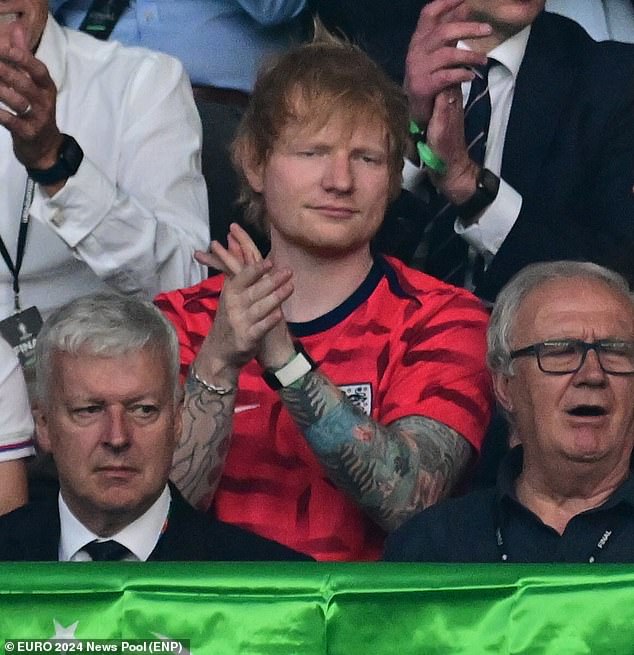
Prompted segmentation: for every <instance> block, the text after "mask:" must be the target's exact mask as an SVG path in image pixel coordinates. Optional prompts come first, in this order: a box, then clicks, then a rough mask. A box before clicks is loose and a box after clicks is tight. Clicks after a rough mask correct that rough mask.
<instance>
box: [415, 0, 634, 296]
mask: <svg viewBox="0 0 634 655" xmlns="http://www.w3.org/2000/svg"><path fill="white" fill-rule="evenodd" d="M544 4H545V0H529V1H526V0H522V1H520V0H434V1H433V2H429V3H428V4H427V5H426V6H425V7H424V9H423V11H422V12H421V15H420V19H419V22H418V25H417V28H416V31H415V33H414V36H413V37H412V40H411V43H410V47H409V52H408V55H407V62H406V78H405V86H406V90H407V93H408V96H409V99H410V104H411V114H412V117H413V118H414V120H415V121H416V122H417V123H418V125H419V127H420V128H421V130H422V131H423V132H424V136H423V138H424V139H425V140H426V143H427V145H428V146H429V147H430V148H431V149H432V151H433V152H434V153H435V154H436V155H438V156H439V157H441V158H442V159H443V160H444V162H445V163H446V165H447V171H446V173H444V174H442V175H440V174H438V173H435V172H433V171H432V170H430V169H427V170H426V171H424V170H423V171H421V175H422V177H423V179H422V180H420V179H419V182H420V186H418V187H417V188H418V191H422V194H421V195H422V197H423V198H424V200H423V207H422V208H419V210H420V213H421V215H422V218H423V220H422V222H421V225H423V224H426V225H427V226H428V227H427V228H426V229H428V230H430V231H429V232H428V233H427V235H426V236H430V235H431V234H432V233H433V229H432V227H431V223H432V222H433V221H434V217H435V216H438V214H437V213H436V212H437V211H438V207H439V202H438V197H437V194H440V195H441V196H442V197H441V202H440V205H441V206H442V203H443V202H444V203H446V202H448V203H449V204H450V206H451V207H452V210H453V213H452V212H449V216H450V221H451V228H453V229H452V233H455V234H456V239H455V242H456V243H458V244H460V246H461V247H460V248H458V250H457V253H458V254H457V255H456V256H458V257H461V258H462V260H463V262H466V259H467V258H468V257H469V255H468V252H467V244H469V246H470V248H471V254H472V256H473V255H474V254H478V255H481V256H482V258H483V264H484V271H483V272H482V273H481V274H480V275H477V276H476V277H475V279H474V286H475V290H476V293H477V294H478V295H480V296H481V297H483V298H485V299H488V300H491V301H492V300H494V299H495V296H496V294H497V293H498V291H499V290H500V288H501V287H502V286H503V285H504V284H505V283H506V282H507V281H508V280H509V279H510V278H511V277H512V275H513V274H514V273H516V272H517V271H518V270H520V269H521V268H522V267H523V266H525V265H526V264H529V263H531V262H535V261H546V260H556V259H578V260H587V261H593V262H596V263H599V264H602V265H606V266H609V267H610V268H613V269H615V270H617V271H618V272H620V273H622V274H623V275H625V276H626V277H627V278H629V280H630V282H631V281H632V280H633V279H634V257H632V249H633V247H634V189H633V187H634V46H632V45H630V44H623V43H617V42H601V43H597V42H595V41H593V40H592V39H591V38H590V37H589V36H588V35H587V34H586V32H585V31H584V30H583V29H582V28H581V27H579V25H577V24H576V23H575V22H573V21H571V20H569V19H566V18H564V17H561V16H558V15H555V14H550V13H548V12H545V11H544ZM492 60H493V61H492ZM487 61H488V63H490V64H491V67H490V68H489V71H488V83H489V92H490V93H489V97H490V104H491V111H490V123H489V129H488V139H485V141H486V152H485V155H484V161H483V162H482V163H478V162H476V161H475V160H474V158H473V155H472V154H471V151H470V150H469V149H468V144H466V143H465V136H464V129H463V124H464V123H465V114H464V111H463V110H462V107H463V104H465V102H466V99H467V97H468V94H469V90H470V86H471V85H472V84H473V83H472V80H473V79H474V77H476V73H475V72H474V67H477V66H484V65H485V64H486V63H487ZM487 171H488V172H487ZM419 177H420V176H419ZM419 218H420V216H419ZM426 246H427V252H425V248H420V249H419V253H418V254H419V255H420V260H419V261H417V266H420V267H421V268H423V270H425V271H426V272H428V273H431V274H433V275H437V276H439V277H443V278H445V279H448V278H447V276H446V275H444V274H441V273H440V269H441V268H442V267H443V266H446V263H447V262H448V261H449V258H450V255H449V254H447V252H441V254H440V256H439V257H438V256H435V255H434V252H433V251H434V248H435V246H434V244H432V243H431V242H427V244H426ZM409 254H410V255H411V252H410V253H409ZM453 256H454V255H451V257H453ZM472 259H473V257H472ZM451 281H453V282H454V283H457V284H461V285H462V284H466V280H465V278H464V277H463V278H462V279H452V280H451Z"/></svg>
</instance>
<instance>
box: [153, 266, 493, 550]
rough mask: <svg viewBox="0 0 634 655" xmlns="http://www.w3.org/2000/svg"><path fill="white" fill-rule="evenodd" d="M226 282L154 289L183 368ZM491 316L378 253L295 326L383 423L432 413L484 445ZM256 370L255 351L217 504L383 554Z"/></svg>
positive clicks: (304, 542) (299, 544) (270, 530)
mask: <svg viewBox="0 0 634 655" xmlns="http://www.w3.org/2000/svg"><path fill="white" fill-rule="evenodd" d="M222 283H223V277H222V276H221V275H218V276H214V277H211V278H209V279H207V280H205V281H203V282H202V283H201V284H199V285H197V286H194V287H191V288H189V289H182V290H179V291H173V292H170V293H166V294H161V295H160V296H158V297H157V299H156V303H157V305H158V306H159V307H160V309H161V310H162V311H163V312H165V314H166V315H167V316H168V317H169V318H170V320H171V321H172V322H173V323H174V325H175V326H176V329H177V331H178V336H179V341H180V345H181V373H182V375H183V376H185V375H186V373H187V369H188V367H189V365H190V364H191V363H192V361H193V360H194V358H195V356H196V354H197V352H198V350H199V348H200V345H201V343H202V341H203V339H204V338H205V336H206V335H207V333H208V332H209V329H210V327H211V325H212V322H213V319H214V315H215V312H216V308H217V305H218V298H219V295H220V290H221V289H222ZM487 321H488V314H487V312H486V311H485V309H484V308H483V306H482V304H481V303H480V301H479V300H478V299H477V298H475V297H474V296H473V295H472V294H470V293H469V292H467V291H465V290H464V289H459V288H456V287H453V286H450V285H447V284H445V283H443V282H440V281H438V280H436V279H435V278H432V277H430V276H428V275H425V274H424V273H421V272H419V271H415V270H413V269H411V268H408V267H407V266H405V265H404V264H402V263H401V262H399V261H398V260H395V259H392V258H377V260H376V261H375V264H374V266H373V268H372V270H371V271H370V273H369V274H368V277H367V278H366V280H365V281H364V282H363V283H362V284H361V286H360V287H359V288H358V289H357V290H356V291H355V292H354V293H353V294H352V295H351V296H350V297H349V298H348V299H347V300H346V301H344V302H343V303H342V304H341V305H339V306H338V307H336V308H335V309H333V310H332V311H330V312H328V313H327V314H325V315H324V316H321V317H319V318H317V319H315V320H312V321H308V322H306V323H289V328H290V331H291V334H292V335H293V336H294V337H295V338H296V339H299V340H300V341H301V343H302V345H303V346H304V348H305V349H306V351H307V352H308V353H309V355H310V356H311V357H312V359H313V360H314V361H315V362H316V363H317V365H318V367H319V370H320V371H321V372H322V373H323V374H324V375H325V376H327V377H328V379H330V380H331V381H332V382H333V383H334V384H335V385H337V386H338V387H339V388H340V389H342V390H343V391H344V392H345V393H346V395H347V396H348V397H349V398H350V399H351V400H352V402H353V403H355V404H356V405H358V406H359V407H360V408H361V409H362V410H363V411H365V412H366V413H367V414H369V415H370V416H372V418H373V419H375V420H376V421H378V422H380V423H382V424H384V425H387V424H389V423H392V422H393V421H395V420H397V419H399V418H402V417H404V416H411V415H420V416H426V417H429V418H431V419H434V420H436V421H440V422H442V423H444V424H446V425H448V426H449V427H451V428H453V429H454V430H455V431H456V432H458V433H460V434H461V435H462V436H463V437H464V438H465V439H467V440H468V441H469V443H471V444H472V446H473V447H474V448H475V450H476V451H478V450H479V448H480V445H481V443H482V440H483V438H484V434H485V430H486V427H487V425H488V422H489V419H490V413H491V408H492V394H491V385H490V379H489V374H488V372H487V370H486V366H485V355H486V341H485V332H486V326H487ZM261 374H262V370H261V368H260V367H259V365H258V364H257V362H255V361H252V362H250V363H249V364H248V365H247V366H245V368H244V369H243V370H242V373H241V375H240V378H239V385H238V389H239V390H238V394H237V398H236V406H235V415H234V430H233V435H232V441H231V446H230V449H229V453H228V455H227V461H226V465H225V468H224V471H223V475H222V479H221V481H220V485H219V487H218V490H217V492H216V494H215V496H214V500H213V510H214V511H215V514H216V515H217V516H218V518H219V519H221V520H223V521H227V522H229V523H234V524H236V525H239V526H241V527H244V528H246V529H248V530H251V531H253V532H256V533H257V534H260V535H263V536H265V537H268V538H269V539H274V540H276V541H278V542H280V543H283V544H286V545H287V546H290V547H291V548H294V549H296V550H299V551H302V552H304V553H307V554H309V555H312V556H313V557H315V558H316V559H318V560H331V561H332V560H341V561H345V560H374V559H378V558H379V557H380V555H381V551H382V547H383V541H384V538H385V534H384V532H383V531H382V530H381V529H380V528H379V527H378V526H377V525H376V524H375V523H374V522H373V521H372V520H371V519H370V518H369V517H368V516H367V515H366V514H364V512H363V511H362V510H361V509H359V507H358V506H357V505H356V504H355V503H354V501H353V500H352V499H350V498H348V497H347V496H346V495H345V494H344V493H343V492H342V491H340V490H339V489H338V488H337V487H336V486H335V485H334V484H333V483H332V482H331V481H330V480H329V479H328V477H327V476H326V474H325V472H324V470H323V469H322V467H321V465H320V463H319V461H318V460H317V458H316V456H315V455H314V453H313V452H312V450H311V449H310V447H309V446H308V444H307V442H306V440H305V439H304V437H303V436H302V434H301V432H300V431H299V430H298V428H297V427H296V424H295V422H294V421H293V420H292V418H291V417H290V415H289V414H288V412H287V411H286V409H285V408H284V407H283V405H282V402H281V400H280V397H279V395H278V394H277V393H276V392H275V391H272V390H271V389H270V388H269V387H268V386H267V385H266V383H265V382H264V381H263V379H262V376H261ZM208 509H209V508H208Z"/></svg>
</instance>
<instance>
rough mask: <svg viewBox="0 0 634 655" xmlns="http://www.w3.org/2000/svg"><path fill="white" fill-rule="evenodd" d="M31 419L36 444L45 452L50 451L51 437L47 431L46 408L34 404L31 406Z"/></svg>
mask: <svg viewBox="0 0 634 655" xmlns="http://www.w3.org/2000/svg"><path fill="white" fill-rule="evenodd" d="M33 420H34V421H35V440H36V442H37V445H38V446H39V447H40V448H41V449H42V450H43V451H44V452H47V453H50V452H51V450H52V448H51V439H50V435H49V431H48V416H47V414H46V410H45V409H43V408H42V407H41V406H38V405H36V406H35V407H34V408H33Z"/></svg>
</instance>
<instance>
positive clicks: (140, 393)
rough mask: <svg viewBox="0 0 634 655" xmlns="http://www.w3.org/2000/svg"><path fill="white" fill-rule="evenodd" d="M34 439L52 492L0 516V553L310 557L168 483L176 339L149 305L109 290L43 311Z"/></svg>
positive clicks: (174, 435)
mask: <svg viewBox="0 0 634 655" xmlns="http://www.w3.org/2000/svg"><path fill="white" fill-rule="evenodd" d="M36 353H37V365H36V369H37V382H36V393H37V411H36V425H37V435H38V441H39V445H40V446H41V447H42V448H43V449H44V450H45V451H47V452H50V453H51V454H52V456H53V459H54V460H55V463H56V465H57V470H58V475H59V495H58V496H57V497H56V498H54V499H53V498H51V499H49V500H42V501H40V502H33V503H29V504H27V505H26V506H24V507H22V508H20V509H17V510H15V511H13V512H11V513H9V514H7V515H5V516H3V517H1V520H0V559H2V560H30V561H33V560H60V561H89V560H91V559H92V560H95V559H96V560H110V559H112V560H114V559H120V560H121V559H123V560H131V561H145V560H148V559H149V560H180V561H183V560H263V559H266V560H268V559H271V560H283V559H309V558H307V557H306V556H304V555H300V554H299V553H296V552H295V551H292V550H290V549H288V548H286V547H284V546H282V545H280V544H277V543H275V542H272V541H269V540H267V539H263V538H261V537H259V536H256V535H254V534H251V533H248V532H246V531H244V530H242V529H240V528H239V527H235V526H229V525H226V524H223V523H221V522H219V521H214V520H211V519H209V518H208V517H207V516H206V515H204V514H203V513H202V512H199V511H197V510H195V509H194V508H193V507H191V506H190V505H188V504H187V502H186V501H185V500H184V499H183V498H182V496H181V495H180V493H179V492H178V490H177V489H176V487H175V486H173V485H172V484H169V483H168V477H169V473H170V469H171V465H172V456H173V453H174V449H175V447H176V444H177V442H178V440H179V437H180V429H181V412H182V402H181V393H180V387H179V384H178V364H179V352H178V342H177V340H176V335H175V333H174V330H173V328H172V327H171V324H170V323H169V322H168V321H167V320H166V319H165V318H164V317H163V316H162V314H161V313H160V312H159V311H158V310H157V309H156V308H155V307H154V306H153V305H151V304H150V303H148V302H144V301H141V300H137V299H133V298H126V297H122V296H117V295H115V294H111V293H103V294H97V295H93V296H86V297H84V298H79V299H77V300H74V301H72V302H71V303H69V304H67V305H65V306H63V307H62V308H60V309H59V310H57V311H56V312H55V313H54V314H52V315H51V316H50V317H49V319H48V320H47V322H46V323H45V324H44V327H43V329H42V332H41V334H40V336H39V337H38V341H37V351H36Z"/></svg>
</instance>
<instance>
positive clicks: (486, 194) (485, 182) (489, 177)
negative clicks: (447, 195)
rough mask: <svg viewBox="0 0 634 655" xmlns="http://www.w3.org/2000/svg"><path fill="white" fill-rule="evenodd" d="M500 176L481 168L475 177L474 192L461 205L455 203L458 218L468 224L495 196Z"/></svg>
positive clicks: (498, 187)
mask: <svg viewBox="0 0 634 655" xmlns="http://www.w3.org/2000/svg"><path fill="white" fill-rule="evenodd" d="M499 189H500V178H499V177H498V176H497V175H496V174H495V173H492V172H491V171H490V170H489V169H488V168H481V169H480V172H479V173H478V177H477V178H476V190H475V193H474V194H473V195H472V196H471V198H469V200H467V202H463V203H462V204H461V205H456V214H457V215H458V217H459V218H460V220H461V221H462V222H463V223H464V224H465V225H469V224H470V223H472V222H473V219H474V218H475V217H476V216H477V215H478V214H479V213H480V212H481V211H482V210H483V209H485V208H486V207H488V206H489V205H490V204H491V203H492V202H493V201H494V200H495V199H496V197H497V195H498V191H499Z"/></svg>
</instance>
